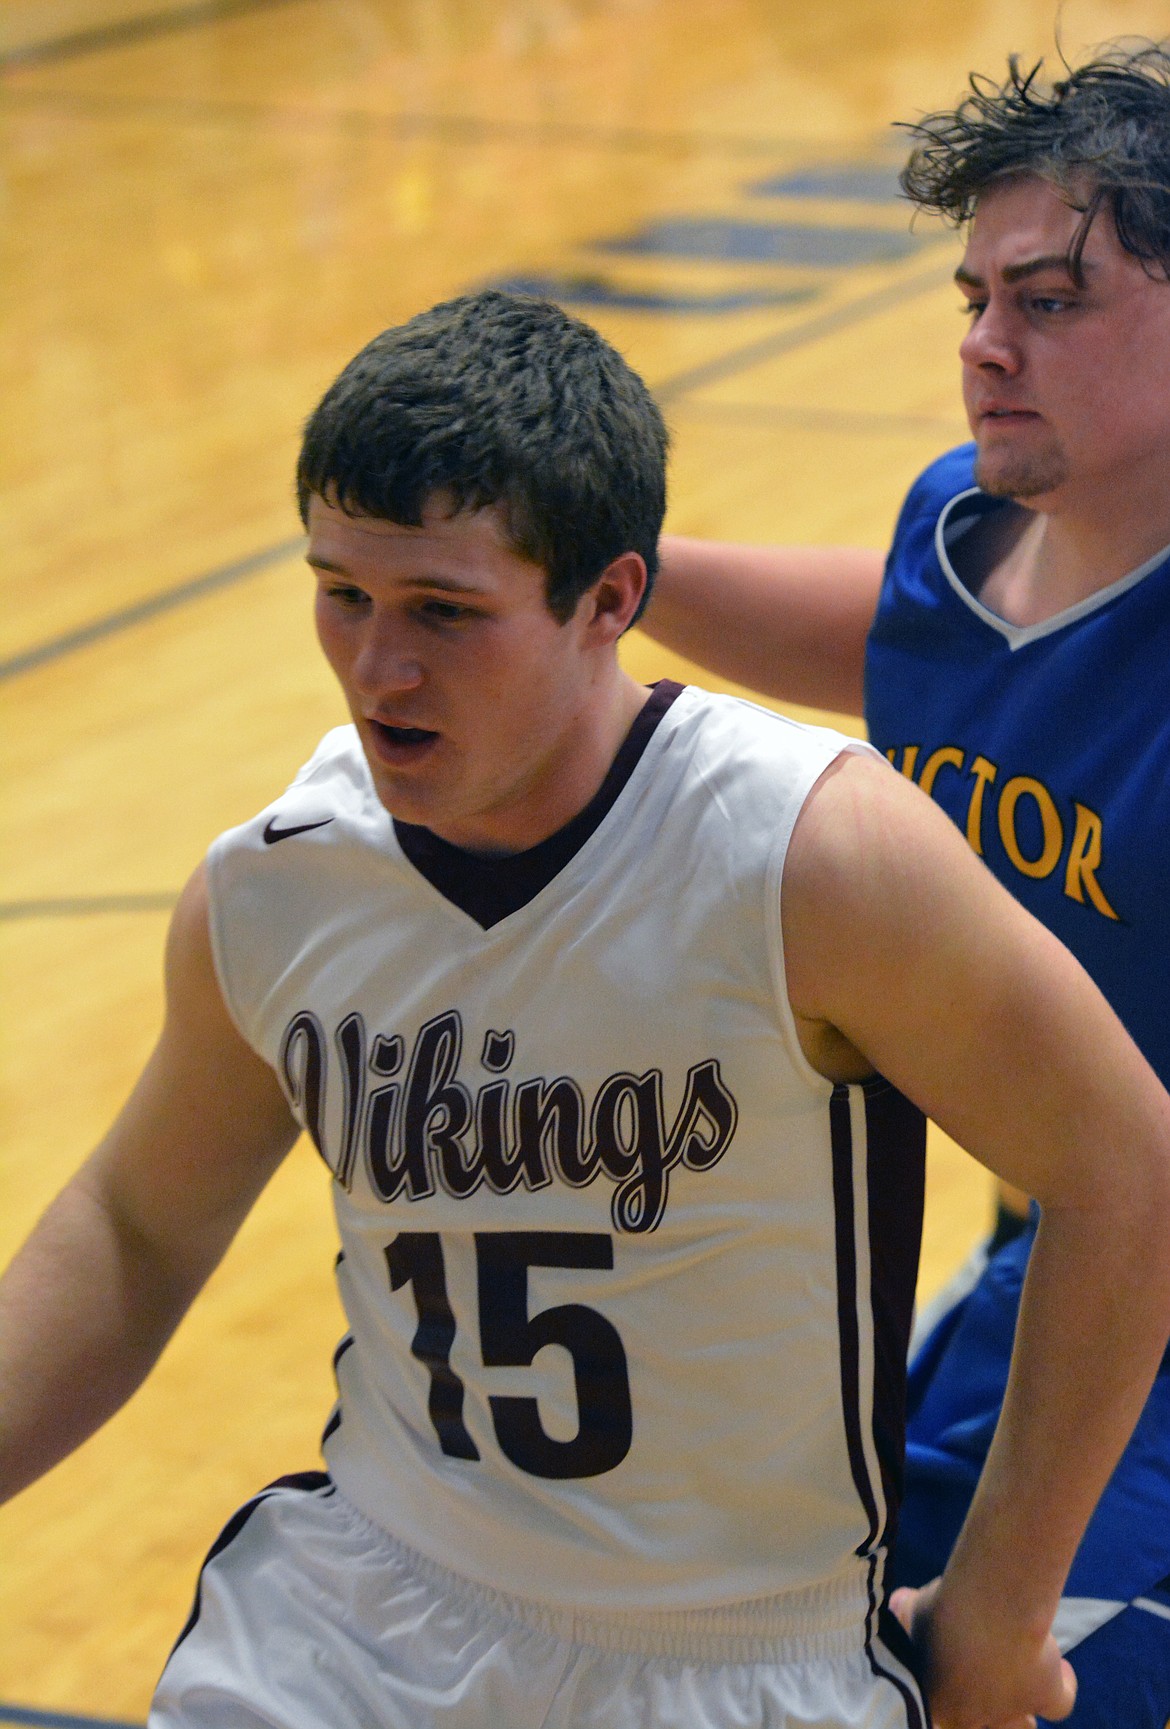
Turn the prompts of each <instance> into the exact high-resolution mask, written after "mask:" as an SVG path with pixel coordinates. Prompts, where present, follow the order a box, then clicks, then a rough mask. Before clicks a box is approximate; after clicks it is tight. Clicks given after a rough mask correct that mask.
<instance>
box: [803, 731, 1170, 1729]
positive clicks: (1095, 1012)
mask: <svg viewBox="0 0 1170 1729" xmlns="http://www.w3.org/2000/svg"><path fill="white" fill-rule="evenodd" d="M784 893H785V905H784V932H785V952H786V957H787V963H788V977H789V992H790V996H791V1000H792V1003H793V1006H794V1009H795V1011H796V1013H797V1017H798V1025H799V1027H800V1029H801V1037H802V1043H804V1044H805V1048H806V1051H807V1052H808V1054H809V1056H810V1059H811V1060H812V1061H813V1063H814V1065H815V1066H816V1067H818V1068H820V1069H821V1070H822V1072H825V1073H827V1074H829V1075H830V1076H831V1077H833V1078H838V1079H849V1078H856V1077H857V1076H858V1074H859V1073H860V1071H861V1070H863V1069H865V1068H869V1067H876V1068H877V1069H878V1070H880V1072H881V1073H883V1074H884V1075H886V1076H888V1078H889V1079H890V1080H891V1081H893V1082H894V1083H895V1084H896V1085H897V1086H898V1087H900V1088H901V1089H902V1090H903V1091H904V1092H906V1093H907V1094H908V1095H909V1096H910V1097H911V1098H913V1099H915V1100H916V1102H917V1103H919V1104H920V1105H921V1106H922V1107H923V1109H925V1110H926V1111H927V1112H928V1113H929V1115H931V1116H932V1117H934V1118H935V1120H936V1121H937V1122H938V1123H939V1124H940V1125H941V1126H942V1127H943V1128H944V1129H945V1130H946V1131H947V1133H948V1134H950V1135H952V1136H953V1137H954V1138H955V1139H956V1140H957V1141H959V1142H960V1143H961V1144H962V1145H963V1146H965V1147H967V1148H968V1150H969V1151H971V1152H972V1153H973V1154H974V1155H975V1156H976V1157H977V1158H979V1159H980V1160H982V1162H983V1163H984V1164H986V1165H988V1166H989V1167H990V1168H991V1169H992V1170H994V1171H996V1172H997V1173H998V1174H999V1175H1000V1176H1002V1177H1005V1178H1007V1179H1008V1180H1009V1181H1011V1182H1013V1183H1015V1184H1017V1185H1018V1186H1019V1187H1021V1188H1023V1189H1025V1190H1026V1191H1027V1192H1028V1193H1030V1194H1033V1195H1036V1196H1037V1198H1038V1199H1039V1201H1040V1203H1041V1208H1042V1218H1041V1225H1040V1229H1039V1234H1038V1237H1037V1241H1036V1245H1035V1249H1034V1251H1033V1254H1032V1259H1031V1265H1030V1269H1029V1272H1028V1277H1027V1281H1026V1285H1025V1291H1024V1298H1023V1303H1022V1306H1021V1310H1020V1321H1019V1327H1018V1331H1017V1338H1016V1348H1015V1354H1014V1357H1013V1365H1012V1372H1011V1378H1010V1381H1009V1385H1008V1390H1007V1397H1006V1399H1005V1403H1004V1407H1003V1413H1002V1416H1001V1418H1000V1422H999V1427H998V1429H997V1432H996V1437H995V1441H994V1444H993V1446H992V1448H991V1451H990V1454H989V1456H988V1459H987V1463H986V1467H985V1469H984V1472H983V1476H982V1479H981V1482H980V1484H979V1488H978V1491H977V1493H976V1496H975V1499H974V1501H973V1503H972V1506H971V1509H970V1513H969V1515H968V1518H967V1522H966V1524H965V1526H964V1529H963V1532H962V1533H961V1535H960V1537H959V1540H958V1543H957V1545H956V1548H955V1551H954V1554H953V1556H952V1558H951V1561H950V1564H949V1565H948V1567H947V1570H946V1572H945V1574H944V1576H943V1581H942V1585H941V1587H940V1589H939V1591H938V1594H937V1597H935V1598H934V1600H933V1604H932V1605H930V1604H929V1601H928V1607H929V1617H927V1616H924V1617H923V1632H924V1635H925V1636H926V1637H927V1647H928V1655H929V1659H930V1678H931V1681H932V1692H933V1705H934V1710H935V1714H936V1721H937V1723H938V1724H939V1726H940V1729H968V1726H971V1729H983V1726H984V1725H997V1724H1001V1723H1003V1724H1013V1725H1014V1724H1016V1723H1017V1722H1018V1723H1019V1724H1021V1725H1022V1724H1024V1723H1025V1722H1027V1721H1029V1719H1028V1717H1027V1715H1026V1714H1027V1712H1029V1711H1033V1712H1034V1711H1041V1712H1043V1713H1044V1714H1045V1715H1049V1716H1062V1715H1064V1714H1065V1711H1066V1709H1067V1706H1068V1703H1069V1700H1068V1697H1067V1696H1066V1691H1065V1689H1066V1687H1067V1685H1068V1683H1067V1681H1066V1680H1065V1679H1064V1678H1063V1677H1062V1670H1061V1665H1060V1662H1059V1657H1058V1654H1057V1652H1056V1650H1055V1646H1054V1645H1053V1644H1052V1643H1051V1641H1049V1640H1048V1639H1047V1635H1048V1631H1049V1628H1050V1627H1051V1623H1052V1618H1053V1616H1054V1614H1055V1612H1056V1607H1057V1603H1058V1601H1059V1598H1060V1592H1061V1588H1062V1585H1063V1582H1064V1579H1065V1576H1066V1574H1067V1570H1068V1567H1069V1565H1070V1563H1071V1561H1072V1557H1073V1554H1074V1552H1075V1549H1076V1546H1077V1543H1078V1542H1079V1540H1080V1537H1081V1535H1082V1533H1083V1531H1084V1528H1085V1526H1086V1524H1087V1523H1088V1520H1089V1517H1090V1514H1091V1513H1092V1510H1093V1507H1094V1506H1095V1504H1096V1501H1097V1499H1098V1497H1099V1495H1100V1493H1101V1491H1102V1489H1103V1488H1104V1486H1105V1483H1106V1482H1107V1480H1108V1477H1109V1475H1110V1473H1111V1471H1112V1469H1113V1466H1114V1464H1115V1463H1116V1461H1117V1459H1118V1458H1119V1456H1120V1454H1121V1451H1122V1449H1123V1448H1124V1446H1125V1444H1126V1442H1127V1440H1128V1438H1129V1435H1130V1433H1131V1431H1132V1429H1133V1427H1134V1425H1135V1424H1136V1422H1137V1419H1138V1417H1139V1415H1140V1413H1141V1410H1142V1406H1143V1404H1144V1402H1145V1399H1146V1395H1147V1393H1148V1391H1149V1388H1150V1386H1151V1384H1152V1381H1153V1378H1154V1374H1155V1372H1156V1369H1157V1366H1158V1362H1159V1360H1160V1358H1161V1355H1162V1352H1163V1350H1164V1348H1165V1345H1166V1340H1167V1337H1170V1098H1168V1097H1167V1095H1166V1093H1165V1092H1164V1091H1163V1089H1162V1088H1161V1086H1160V1085H1159V1083H1158V1081H1157V1079H1156V1077H1155V1076H1154V1074H1153V1072H1152V1071H1151V1070H1150V1068H1149V1067H1148V1065H1147V1064H1146V1063H1145V1061H1144V1059H1143V1058H1142V1057H1141V1055H1140V1053H1139V1052H1138V1050H1137V1048H1136V1047H1135V1046H1134V1044H1133V1043H1132V1041H1131V1040H1130V1038H1129V1036H1128V1034H1127V1033H1126V1032H1125V1031H1124V1029H1123V1028H1122V1026H1121V1024H1120V1022H1119V1021H1118V1020H1117V1019H1116V1017H1115V1016H1114V1014H1113V1012H1112V1010H1111V1009H1110V1008H1109V1007H1108V1005H1107V1004H1106V1003H1105V1000H1104V998H1103V997H1102V996H1101V994H1100V992H1099V991H1098V990H1097V988H1096V986H1095V985H1094V984H1093V983H1092V982H1091V980H1090V979H1089V978H1088V976H1087V974H1085V973H1084V971H1083V970H1082V969H1081V967H1080V966H1079V964H1078V963H1077V962H1076V961H1075V960H1074V959H1073V957H1072V956H1071V955H1070V954H1069V953H1068V951H1067V950H1066V949H1065V948H1064V947H1063V946H1062V945H1061V944H1060V943H1059V942H1058V941H1057V940H1056V939H1055V938H1054V937H1053V936H1052V935H1051V934H1050V933H1049V932H1048V931H1046V930H1045V929H1044V928H1043V927H1042V926H1041V925H1039V924H1038V923H1037V922H1036V921H1035V920H1034V919H1033V918H1031V916H1030V915H1029V914H1028V913H1026V912H1025V911H1024V910H1023V908H1021V907H1020V906H1019V905H1018V904H1017V903H1016V902H1015V901H1014V900H1012V898H1011V897H1010V896H1009V895H1008V894H1007V892H1006V891H1005V890H1003V889H1002V888H1001V887H1000V886H999V884H998V883H996V881H995V880H994V878H993V877H992V876H991V875H990V873H989V872H988V871H987V870H986V869H985V868H984V867H983V866H982V865H981V864H980V863H979V862H978V861H977V860H976V859H975V857H974V855H973V854H971V853H970V851H969V849H968V848H967V847H966V845H965V843H964V842H963V840H962V838H961V837H960V835H959V834H958V832H957V831H956V830H955V829H954V828H953V826H952V825H951V824H950V823H949V822H948V821H947V819H946V818H945V817H944V816H943V815H942V813H941V812H940V811H938V810H937V808H936V807H935V806H933V805H932V804H931V802H930V801H929V800H928V799H926V798H925V797H924V796H923V795H922V794H921V793H919V792H918V791H917V789H916V788H914V787H911V786H910V785H909V784H908V783H907V782H906V781H904V780H903V779H902V777H900V776H898V775H895V774H892V773H891V772H889V770H887V769H886V768H885V767H884V765H882V764H881V763H879V762H875V761H873V760H872V759H862V758H857V757H854V758H851V759H839V760H838V763H836V764H835V765H834V767H833V768H832V769H831V770H830V771H829V772H828V773H827V774H826V775H825V776H823V777H822V779H821V781H820V782H819V783H818V786H817V787H816V788H815V789H814V792H813V794H812V795H811V797H810V799H809V801H808V803H807V804H806V806H805V809H804V811H803V812H802V814H801V817H800V819H799V821H798V824H797V827H796V830H795V832H794V835H793V840H792V843H791V848H790V852H789V858H788V866H787V869H786V873H785V883H784ZM859 1053H863V1056H861V1055H859Z"/></svg>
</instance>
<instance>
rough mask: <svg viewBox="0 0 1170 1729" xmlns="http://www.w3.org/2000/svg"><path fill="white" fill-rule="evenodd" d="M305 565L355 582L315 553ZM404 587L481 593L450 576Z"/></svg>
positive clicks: (420, 579) (412, 581)
mask: <svg viewBox="0 0 1170 1729" xmlns="http://www.w3.org/2000/svg"><path fill="white" fill-rule="evenodd" d="M305 563H306V564H307V565H308V566H309V568H310V570H320V571H324V573H325V574H326V575H327V576H340V577H342V578H343V579H344V580H345V581H346V582H354V581H356V580H357V579H356V578H355V577H354V575H353V573H352V571H349V570H347V569H346V568H345V566H344V565H343V564H335V563H334V562H333V560H332V559H329V558H321V557H320V556H319V555H318V554H316V553H312V552H309V553H306V554H305ZM405 586H406V587H408V588H428V589H429V588H434V589H438V590H440V591H441V592H442V593H444V594H479V593H481V592H482V590H480V589H479V588H477V587H476V585H475V584H474V583H471V582H459V581H458V580H457V579H456V578H455V577H452V576H416V577H412V578H411V579H410V581H409V582H408V583H407V584H406V585H405Z"/></svg>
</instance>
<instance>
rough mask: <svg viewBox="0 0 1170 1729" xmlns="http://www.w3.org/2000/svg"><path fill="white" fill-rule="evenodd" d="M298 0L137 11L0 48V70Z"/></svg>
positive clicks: (205, 2)
mask: <svg viewBox="0 0 1170 1729" xmlns="http://www.w3.org/2000/svg"><path fill="white" fill-rule="evenodd" d="M296 3H298V0H193V3H192V4H191V5H189V6H177V7H172V8H171V9H170V10H168V11H163V12H140V13H139V14H138V16H137V17H134V18H121V19H119V20H118V21H117V23H114V24H95V25H94V26H93V27H92V28H91V29H89V30H71V31H69V32H67V34H66V35H64V36H49V37H46V38H45V40H44V41H42V42H26V43H24V44H22V45H21V46H20V47H17V48H6V49H4V50H2V51H0V71H7V70H8V69H9V68H10V67H18V66H45V65H47V64H50V63H53V64H56V63H58V62H60V61H62V60H73V59H76V57H77V56H78V55H81V54H99V53H101V52H102V51H103V50H104V49H106V48H126V47H129V46H131V45H133V44H134V43H137V42H149V41H150V40H151V39H152V38H154V37H157V36H172V35H175V34H177V33H178V32H179V31H182V30H198V29H201V28H202V26H203V25H204V24H216V23H218V22H219V20H220V19H221V18H236V17H238V16H239V15H240V13H242V12H267V11H269V10H271V8H272V7H274V6H289V5H293V4H296Z"/></svg>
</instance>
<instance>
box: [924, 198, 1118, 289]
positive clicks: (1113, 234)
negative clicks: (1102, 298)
mask: <svg viewBox="0 0 1170 1729" xmlns="http://www.w3.org/2000/svg"><path fill="white" fill-rule="evenodd" d="M1091 197H1092V187H1091V185H1090V184H1088V183H1086V184H1085V185H1084V186H1083V187H1078V188H1077V189H1076V190H1075V191H1074V192H1073V193H1071V194H1070V193H1068V192H1065V191H1064V190H1062V189H1061V188H1059V187H1057V186H1054V185H1053V184H1052V183H1051V181H1048V180H1045V179H1042V178H1041V177H1040V176H1038V175H1034V174H1022V175H1013V176H1011V177H1010V178H1005V179H1003V180H998V181H993V182H992V183H991V185H990V186H988V187H987V188H986V189H985V190H984V191H983V192H982V193H981V194H980V196H979V200H978V202H977V204H976V206H975V215H974V219H973V220H972V223H971V227H970V230H969V231H968V234H967V243H966V246H965V248H964V252H963V259H962V263H961V264H960V266H959V270H958V272H957V273H956V274H957V275H958V277H959V280H960V281H964V280H974V281H982V282H991V281H993V280H995V279H998V278H1004V277H1006V278H1007V279H1008V280H1011V279H1012V278H1013V277H1014V276H1015V275H1016V273H1017V272H1019V271H1022V270H1031V269H1034V268H1035V267H1037V266H1038V265H1043V266H1045V267H1047V268H1050V269H1053V270H1056V271H1060V270H1062V269H1065V270H1070V271H1071V259H1072V255H1073V252H1074V248H1076V247H1077V243H1078V239H1079V236H1080V234H1081V229H1082V227H1083V224H1084V220H1085V207H1086V205H1087V204H1088V203H1089V202H1090V201H1091ZM1118 257H1120V258H1121V259H1124V258H1126V257H1128V254H1126V253H1125V252H1124V251H1123V249H1122V247H1121V243H1120V241H1119V240H1118V238H1117V231H1116V229H1115V228H1114V226H1113V218H1112V216H1111V214H1110V212H1109V210H1108V207H1107V206H1106V205H1102V207H1101V208H1100V209H1099V210H1098V211H1097V213H1096V214H1095V216H1094V218H1093V220H1092V222H1091V224H1090V226H1089V229H1088V233H1087V236H1086V237H1085V241H1084V247H1083V262H1084V265H1085V266H1086V267H1088V266H1090V265H1094V264H1107V263H1110V262H1113V261H1114V260H1115V259H1117V258H1118Z"/></svg>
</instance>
